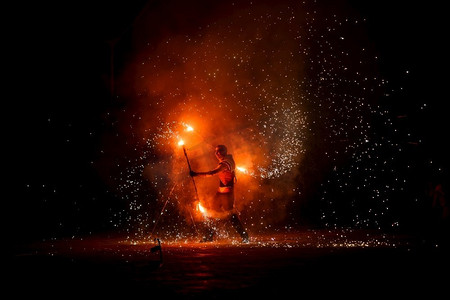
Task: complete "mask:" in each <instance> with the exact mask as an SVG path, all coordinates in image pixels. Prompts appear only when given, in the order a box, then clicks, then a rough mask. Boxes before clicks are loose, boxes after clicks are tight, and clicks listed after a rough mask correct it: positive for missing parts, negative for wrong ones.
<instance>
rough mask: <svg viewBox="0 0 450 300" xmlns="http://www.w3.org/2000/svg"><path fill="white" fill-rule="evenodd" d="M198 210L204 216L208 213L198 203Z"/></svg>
mask: <svg viewBox="0 0 450 300" xmlns="http://www.w3.org/2000/svg"><path fill="white" fill-rule="evenodd" d="M198 210H199V211H200V212H201V213H202V214H204V213H206V209H205V208H204V207H203V206H202V205H201V204H200V202H199V203H198Z"/></svg>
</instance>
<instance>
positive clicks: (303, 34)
mask: <svg viewBox="0 0 450 300" xmlns="http://www.w3.org/2000/svg"><path fill="white" fill-rule="evenodd" d="M229 5H231V6H233V5H234V4H232V3H230V4H229ZM361 24H364V20H360V19H357V18H355V17H353V16H346V15H343V13H342V12H341V13H330V12H326V11H322V10H321V8H320V7H319V6H317V4H316V3H315V2H311V3H310V2H308V1H304V2H298V1H281V2H280V3H279V4H276V5H275V4H274V5H273V6H264V5H261V6H258V5H256V4H249V6H243V7H242V8H240V9H236V10H232V12H231V13H229V15H226V16H225V17H223V16H222V17H217V18H216V19H213V20H210V22H208V23H206V24H203V25H201V26H199V27H198V28H196V29H195V30H194V29H192V30H187V31H186V32H183V33H182V34H177V35H170V36H165V37H162V38H161V40H159V41H158V43H156V44H155V43H148V44H147V45H145V47H144V46H142V44H141V46H142V49H141V50H140V54H139V55H136V57H137V61H138V65H139V67H138V68H137V69H134V68H133V72H135V73H130V74H132V75H130V76H134V78H135V81H136V91H137V94H136V98H138V99H139V107H138V108H137V109H136V108H134V106H132V105H130V107H129V108H126V109H128V110H130V111H133V112H134V114H133V117H132V118H129V119H127V120H126V121H125V122H129V123H130V124H131V125H130V126H129V127H130V128H132V130H133V133H132V135H133V136H134V135H136V134H138V132H137V130H136V129H135V128H141V129H142V128H143V129H142V130H141V131H140V132H141V133H140V139H139V143H141V144H144V146H142V147H140V148H139V147H136V149H139V151H140V152H139V155H138V157H137V158H135V159H134V160H129V161H128V164H127V165H126V166H124V167H123V168H122V169H121V171H120V174H118V176H117V177H116V178H117V181H118V182H119V185H120V187H121V188H120V190H121V194H122V195H123V197H124V198H125V200H127V201H128V203H129V209H130V212H133V213H129V214H126V215H127V216H126V218H125V219H126V222H129V223H130V224H131V223H132V224H133V226H131V227H138V230H137V233H135V234H137V235H139V234H142V235H145V234H147V233H148V228H151V227H152V224H153V223H154V222H155V221H154V220H155V219H156V218H157V216H159V215H160V211H159V209H160V207H162V204H163V203H165V202H166V201H167V200H169V201H168V203H169V204H168V206H167V207H166V208H165V211H164V214H165V216H167V217H166V219H167V220H169V221H167V222H162V223H161V225H160V227H159V228H158V230H160V232H165V233H167V234H170V235H172V236H177V237H179V238H183V237H184V236H185V235H186V234H189V233H192V231H193V229H192V228H193V227H192V226H193V224H191V222H190V221H189V218H188V217H187V216H188V215H189V214H192V213H195V212H196V211H198V209H201V208H200V207H201V206H200V204H198V207H197V209H196V208H195V207H194V206H195V205H194V203H193V199H194V194H193V190H192V185H191V182H190V179H189V177H188V170H187V166H186V162H185V160H184V157H183V153H182V151H181V150H180V147H177V145H178V146H183V147H184V146H185V147H186V149H187V151H188V153H189V155H190V156H189V158H190V159H192V161H191V163H192V164H193V169H195V170H206V169H211V168H213V167H214V166H215V164H216V163H217V162H216V161H214V156H213V149H214V146H215V145H217V144H226V145H227V147H228V148H229V150H230V152H231V153H232V154H233V156H234V158H235V160H236V163H237V164H238V166H239V167H238V169H237V170H238V172H237V177H238V184H237V187H236V206H237V207H238V209H240V210H241V211H242V212H243V214H244V220H245V223H246V224H247V226H248V227H249V230H250V231H252V230H254V231H257V230H260V229H262V230H264V229H268V228H271V226H272V225H273V224H275V223H277V222H280V221H286V220H287V221H286V222H287V223H288V224H295V223H297V222H299V220H296V219H295V218H296V216H295V214H292V212H289V210H290V208H291V207H295V204H296V201H298V200H300V201H301V199H302V189H303V188H307V187H308V180H312V179H311V178H308V176H310V177H315V178H321V177H325V176H321V175H317V174H314V172H317V173H321V172H322V173H328V172H329V169H330V168H331V169H332V170H333V171H332V172H331V174H332V175H331V176H328V177H327V179H326V180H325V182H323V183H322V185H321V187H322V190H321V192H322V194H321V202H322V204H323V210H322V216H321V218H322V220H323V221H324V222H325V223H326V224H328V225H330V226H338V225H339V221H340V220H339V218H341V216H340V215H339V213H340V212H339V209H342V207H349V208H351V209H352V212H351V213H349V214H350V215H351V216H350V217H349V218H350V219H351V221H350V222H348V223H351V225H359V226H364V225H374V224H375V226H377V225H379V222H383V220H384V219H383V218H384V217H383V216H384V215H385V214H386V213H387V211H388V210H389V209H390V201H391V200H390V198H391V197H392V196H393V195H394V194H395V192H397V191H399V190H401V189H403V186H404V184H405V182H404V179H403V178H401V177H397V176H396V175H395V174H396V172H395V168H396V166H395V164H394V160H395V157H396V156H397V155H401V147H399V145H398V144H396V142H395V141H394V140H391V139H389V138H385V136H384V135H380V134H379V133H378V132H376V129H374V127H373V124H372V122H373V120H374V119H376V120H382V122H385V123H384V124H383V125H382V126H383V128H385V129H386V128H387V130H391V129H392V124H391V122H390V121H389V118H390V117H389V113H388V112H385V111H383V110H382V109H381V108H380V107H378V106H377V105H376V104H375V103H376V102H377V101H378V98H380V97H387V95H383V92H384V90H385V89H386V85H387V81H386V80H384V79H383V78H379V77H378V74H377V73H376V71H374V70H375V68H374V65H375V64H376V61H377V57H376V55H375V54H374V53H373V51H372V50H371V49H370V48H369V46H368V44H365V43H364V42H363V40H362V39H358V34H357V32H358V31H359V30H360V26H361ZM135 30H138V29H135ZM140 38H141V39H142V36H140ZM144 39H145V38H144ZM140 43H142V41H140ZM130 72H131V71H130ZM194 128H195V130H194ZM394 149H396V150H394ZM386 151H390V152H392V159H391V160H390V159H384V160H381V159H380V157H381V154H382V153H384V152H386ZM343 162H349V163H348V164H346V166H347V167H345V168H341V165H342V164H343ZM310 164H314V166H311V165H310ZM241 165H242V166H245V168H244V167H241ZM305 170H308V171H309V174H306V171H305ZM311 170H312V171H311ZM143 174H144V176H143ZM311 174H313V175H311ZM316 175H317V176H316ZM385 175H389V176H385ZM379 176H385V177H384V178H383V179H382V180H379V179H380V178H379ZM198 183H199V185H200V186H199V190H200V191H202V194H201V195H200V198H201V199H200V200H202V198H207V197H208V194H207V192H205V191H208V190H214V187H212V188H211V187H210V186H212V185H208V183H203V182H202V181H200V180H199V181H198ZM301 183H303V185H302V184H301ZM214 184H215V183H214ZM174 185H176V188H175V190H174V193H173V194H172V195H170V196H169V191H170V190H171V188H172V187H173V186H174ZM350 191H352V192H355V191H356V192H357V193H352V196H351V198H350V199H345V198H346V196H347V194H346V193H350ZM346 201H350V203H347V202H346ZM344 202H345V203H344ZM164 207H165V206H164ZM120 217H122V216H118V219H120ZM196 218H197V220H199V218H201V216H198V215H196ZM122 219H123V217H122ZM162 219H164V218H162ZM390 222H392V223H395V220H390ZM344 223H345V222H344ZM136 224H137V225H136ZM287 226H288V227H289V226H290V225H287ZM133 229H134V230H135V229H136V228H133Z"/></svg>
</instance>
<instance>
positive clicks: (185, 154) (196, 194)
mask: <svg viewBox="0 0 450 300" xmlns="http://www.w3.org/2000/svg"><path fill="white" fill-rule="evenodd" d="M183 152H184V156H185V157H186V161H187V164H188V167H189V173H190V172H191V171H192V169H191V163H190V162H189V158H188V155H187V152H186V148H185V147H184V145H183ZM191 178H192V183H193V184H194V190H195V196H196V197H197V200H200V198H199V197H198V192H197V185H196V184H195V180H194V177H192V176H191ZM189 215H190V216H191V220H192V224H193V225H194V229H195V232H196V233H197V234H198V232H197V227H196V226H195V221H194V218H193V217H192V214H191V210H189Z"/></svg>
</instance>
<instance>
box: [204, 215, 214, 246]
mask: <svg viewBox="0 0 450 300" xmlns="http://www.w3.org/2000/svg"><path fill="white" fill-rule="evenodd" d="M201 233H202V239H201V240H200V242H212V241H213V239H214V234H215V233H216V231H215V230H214V224H213V220H211V219H208V218H205V220H204V221H203V222H202V228H201Z"/></svg>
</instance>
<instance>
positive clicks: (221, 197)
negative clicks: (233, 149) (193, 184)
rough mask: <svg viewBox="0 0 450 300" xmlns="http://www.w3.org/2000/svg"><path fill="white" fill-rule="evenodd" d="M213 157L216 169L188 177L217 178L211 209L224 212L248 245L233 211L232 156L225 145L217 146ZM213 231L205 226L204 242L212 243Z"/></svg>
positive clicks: (233, 177)
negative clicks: (217, 184)
mask: <svg viewBox="0 0 450 300" xmlns="http://www.w3.org/2000/svg"><path fill="white" fill-rule="evenodd" d="M215 155H216V157H217V159H218V160H219V164H218V165H217V167H215V168H214V169H212V170H211V171H208V172H194V171H191V172H190V175H191V176H192V177H194V176H213V175H216V174H217V175H218V176H219V189H218V190H217V193H216V195H215V197H214V203H213V207H214V209H215V210H216V211H219V212H225V213H226V215H227V217H226V218H227V219H228V220H229V221H230V222H231V224H232V225H233V227H234V229H235V230H236V231H237V232H238V233H239V235H240V236H241V238H242V242H243V243H248V233H247V231H246V230H245V228H244V226H243V225H242V222H241V220H240V219H239V216H238V214H237V212H236V210H235V209H234V183H235V181H236V176H235V173H234V170H235V167H236V166H235V163H234V159H233V156H232V155H230V154H228V153H227V147H226V146H225V145H218V146H217V147H216V149H215ZM214 234H215V231H214V229H213V228H212V227H211V226H207V230H206V232H205V234H204V236H203V240H202V241H204V242H208V241H212V240H213V237H214Z"/></svg>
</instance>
